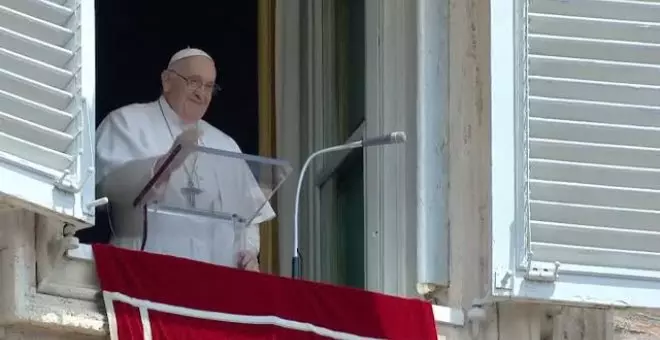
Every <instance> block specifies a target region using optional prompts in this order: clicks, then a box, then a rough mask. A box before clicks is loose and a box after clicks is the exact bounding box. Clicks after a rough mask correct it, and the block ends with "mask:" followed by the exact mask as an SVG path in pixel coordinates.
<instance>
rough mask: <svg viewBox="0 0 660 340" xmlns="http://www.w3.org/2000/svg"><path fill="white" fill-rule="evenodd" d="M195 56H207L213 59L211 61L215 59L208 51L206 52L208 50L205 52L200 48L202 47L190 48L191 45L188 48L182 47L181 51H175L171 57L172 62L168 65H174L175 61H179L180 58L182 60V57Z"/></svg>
mask: <svg viewBox="0 0 660 340" xmlns="http://www.w3.org/2000/svg"><path fill="white" fill-rule="evenodd" d="M194 56H202V57H206V58H209V59H211V61H213V58H211V56H210V55H208V53H206V52H204V51H202V50H200V49H198V48H190V47H187V48H184V49H182V50H181V51H179V52H176V53H174V55H173V56H172V58H171V59H170V63H169V64H167V66H168V67H169V66H172V64H173V63H175V62H177V61H179V60H181V59H185V58H189V57H194Z"/></svg>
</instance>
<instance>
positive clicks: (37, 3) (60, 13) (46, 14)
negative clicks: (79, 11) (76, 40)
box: [2, 0, 73, 26]
mask: <svg viewBox="0 0 660 340" xmlns="http://www.w3.org/2000/svg"><path fill="white" fill-rule="evenodd" d="M2 3H3V5H5V6H7V7H9V8H11V9H14V10H17V11H19V12H22V13H25V14H27V15H29V16H32V17H35V18H38V19H41V20H45V21H48V22H50V23H53V24H56V25H59V26H65V25H66V24H67V22H68V21H69V19H71V16H72V15H73V10H71V9H70V8H67V7H65V6H62V5H58V4H56V3H54V2H52V1H46V0H3V2H2Z"/></svg>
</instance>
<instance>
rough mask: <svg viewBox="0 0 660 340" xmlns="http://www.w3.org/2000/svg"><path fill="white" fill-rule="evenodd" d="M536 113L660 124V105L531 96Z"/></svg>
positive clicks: (598, 121) (572, 117) (540, 115)
mask: <svg viewBox="0 0 660 340" xmlns="http://www.w3.org/2000/svg"><path fill="white" fill-rule="evenodd" d="M529 104H530V113H531V114H532V115H533V116H534V117H539V118H549V119H565V120H572V121H584V122H595V123H604V124H619V125H630V126H644V127H660V119H659V118H660V107H652V106H637V105H624V104H614V103H602V102H591V101H584V100H572V99H557V98H543V97H530V100H529Z"/></svg>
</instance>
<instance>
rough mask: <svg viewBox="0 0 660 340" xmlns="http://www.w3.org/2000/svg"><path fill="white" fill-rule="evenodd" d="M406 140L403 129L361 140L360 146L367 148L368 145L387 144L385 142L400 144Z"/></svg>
mask: <svg viewBox="0 0 660 340" xmlns="http://www.w3.org/2000/svg"><path fill="white" fill-rule="evenodd" d="M405 142H406V133H405V132H403V131H396V132H392V133H390V134H387V135H382V136H380V137H374V138H369V139H363V140H362V147H363V148H367V147H370V146H377V145H387V144H401V143H405Z"/></svg>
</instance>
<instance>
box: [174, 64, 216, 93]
mask: <svg viewBox="0 0 660 340" xmlns="http://www.w3.org/2000/svg"><path fill="white" fill-rule="evenodd" d="M168 71H169V72H172V73H174V74H175V75H177V76H178V77H179V78H181V79H183V81H185V82H186V85H187V86H188V88H189V89H191V90H193V91H195V90H197V89H200V88H201V89H202V90H204V91H205V92H209V93H211V95H216V94H218V92H220V91H222V88H221V87H220V86H218V84H216V83H204V82H203V81H202V80H201V79H199V78H197V77H195V76H193V77H186V76H183V75H181V74H179V73H178V72H176V71H174V70H168Z"/></svg>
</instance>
